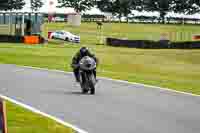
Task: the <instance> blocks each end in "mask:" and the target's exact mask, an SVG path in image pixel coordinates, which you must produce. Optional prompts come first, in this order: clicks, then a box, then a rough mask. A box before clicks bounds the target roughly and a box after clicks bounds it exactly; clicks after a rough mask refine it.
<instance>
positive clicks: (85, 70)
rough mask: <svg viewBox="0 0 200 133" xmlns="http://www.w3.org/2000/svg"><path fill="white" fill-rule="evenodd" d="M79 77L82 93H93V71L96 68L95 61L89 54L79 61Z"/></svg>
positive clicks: (94, 83) (94, 79)
mask: <svg viewBox="0 0 200 133" xmlns="http://www.w3.org/2000/svg"><path fill="white" fill-rule="evenodd" d="M79 68H80V69H79V79H80V86H81V88H82V93H83V94H86V93H88V92H89V91H90V94H92V95H93V94H95V85H96V78H95V74H94V71H95V70H96V62H95V60H94V59H93V58H91V57H89V56H85V57H83V58H82V59H81V60H80V61H79Z"/></svg>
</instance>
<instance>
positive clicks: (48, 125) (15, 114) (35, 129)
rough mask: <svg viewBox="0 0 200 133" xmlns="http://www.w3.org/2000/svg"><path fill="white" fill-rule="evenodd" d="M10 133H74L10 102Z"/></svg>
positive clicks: (8, 109) (7, 105) (8, 103)
mask: <svg viewBox="0 0 200 133" xmlns="http://www.w3.org/2000/svg"><path fill="white" fill-rule="evenodd" d="M6 107H7V121H8V133H74V131H73V130H72V129H70V128H66V127H65V126H62V125H60V124H58V123H56V122H54V121H53V120H50V119H48V118H45V117H42V116H40V115H36V114H34V113H32V112H30V111H27V110H24V109H22V108H21V107H19V106H16V105H14V104H12V103H10V102H7V103H6Z"/></svg>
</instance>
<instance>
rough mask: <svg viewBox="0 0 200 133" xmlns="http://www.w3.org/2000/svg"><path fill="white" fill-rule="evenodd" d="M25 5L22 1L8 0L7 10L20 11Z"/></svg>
mask: <svg viewBox="0 0 200 133" xmlns="http://www.w3.org/2000/svg"><path fill="white" fill-rule="evenodd" d="M25 4H26V3H25V2H24V0H8V10H14V9H15V10H20V9H22V8H23V7H24V5H25Z"/></svg>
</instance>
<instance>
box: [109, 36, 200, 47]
mask: <svg viewBox="0 0 200 133" xmlns="http://www.w3.org/2000/svg"><path fill="white" fill-rule="evenodd" d="M106 44H107V45H109V46H114V47H128V48H143V49H200V41H193V42H192V41H191V42H189V41H188V42H170V41H169V40H160V41H152V40H125V39H116V38H107V39H106Z"/></svg>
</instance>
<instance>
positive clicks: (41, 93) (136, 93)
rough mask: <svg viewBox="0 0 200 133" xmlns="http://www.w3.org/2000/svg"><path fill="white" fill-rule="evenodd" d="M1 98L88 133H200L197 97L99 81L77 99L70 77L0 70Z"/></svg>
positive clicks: (11, 67)
mask: <svg viewBox="0 0 200 133" xmlns="http://www.w3.org/2000/svg"><path fill="white" fill-rule="evenodd" d="M0 94H2V95H5V96H8V97H10V98H13V99H15V100H17V101H20V102H22V103H24V104H27V105H30V106H32V107H34V108H37V109H39V110H41V111H43V112H45V113H48V114H50V115H52V116H55V117H57V118H60V119H62V120H64V121H67V122H68V123H70V124H73V125H76V126H77V127H79V128H81V129H83V130H85V131H88V132H89V133H200V97H198V96H191V95H186V94H181V93H176V92H171V91H167V90H161V89H157V88H152V87H145V86H143V85H134V84H128V83H123V82H117V81H112V80H106V79H103V78H101V79H100V80H99V83H98V85H97V91H96V95H94V96H91V95H82V94H81V93H80V87H79V85H78V84H76V83H74V78H73V76H72V75H71V74H67V73H62V72H53V71H46V70H36V69H31V68H24V67H16V66H15V65H0Z"/></svg>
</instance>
